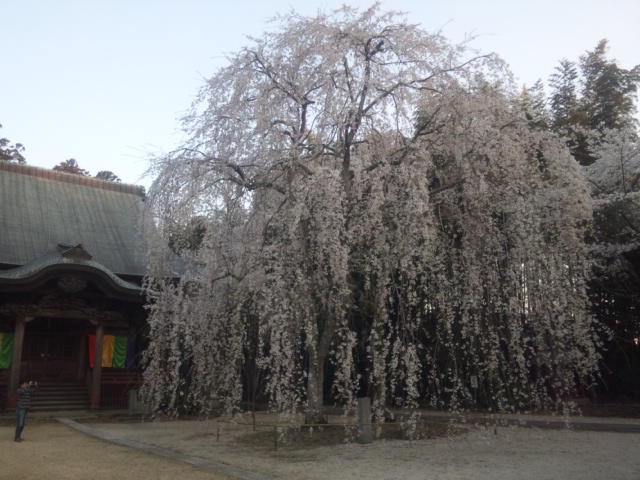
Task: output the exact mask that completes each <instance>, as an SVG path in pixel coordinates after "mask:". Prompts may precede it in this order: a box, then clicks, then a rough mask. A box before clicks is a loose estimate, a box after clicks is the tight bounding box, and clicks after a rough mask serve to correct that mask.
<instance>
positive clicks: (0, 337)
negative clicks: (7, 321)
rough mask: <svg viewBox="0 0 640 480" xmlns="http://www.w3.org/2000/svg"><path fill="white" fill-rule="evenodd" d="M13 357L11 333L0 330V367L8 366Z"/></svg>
mask: <svg viewBox="0 0 640 480" xmlns="http://www.w3.org/2000/svg"><path fill="white" fill-rule="evenodd" d="M12 359H13V333H3V332H0V368H9V367H10V366H11V360H12Z"/></svg>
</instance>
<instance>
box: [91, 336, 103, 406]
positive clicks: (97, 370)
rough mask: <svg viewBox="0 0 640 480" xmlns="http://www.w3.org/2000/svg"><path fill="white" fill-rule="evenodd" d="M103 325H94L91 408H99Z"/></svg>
mask: <svg viewBox="0 0 640 480" xmlns="http://www.w3.org/2000/svg"><path fill="white" fill-rule="evenodd" d="M103 339H104V325H101V324H98V325H97V326H96V343H95V345H94V351H93V378H92V379H91V403H90V407H91V408H100V389H101V387H100V384H101V382H102V340H103Z"/></svg>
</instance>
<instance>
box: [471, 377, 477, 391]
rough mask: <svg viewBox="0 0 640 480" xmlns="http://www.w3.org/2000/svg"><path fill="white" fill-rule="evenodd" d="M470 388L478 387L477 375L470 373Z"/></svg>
mask: <svg viewBox="0 0 640 480" xmlns="http://www.w3.org/2000/svg"><path fill="white" fill-rule="evenodd" d="M471 388H478V377H476V376H475V375H471Z"/></svg>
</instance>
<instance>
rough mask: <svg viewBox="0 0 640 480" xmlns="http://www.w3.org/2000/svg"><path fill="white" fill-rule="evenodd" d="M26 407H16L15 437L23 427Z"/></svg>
mask: <svg viewBox="0 0 640 480" xmlns="http://www.w3.org/2000/svg"><path fill="white" fill-rule="evenodd" d="M28 411H29V409H28V408H16V439H18V438H20V435H22V429H23V428H24V422H25V421H26V420H27V412H28Z"/></svg>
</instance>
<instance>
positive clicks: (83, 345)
mask: <svg viewBox="0 0 640 480" xmlns="http://www.w3.org/2000/svg"><path fill="white" fill-rule="evenodd" d="M86 365H87V334H86V333H83V334H82V336H81V337H80V351H79V352H78V372H77V378H78V380H84V374H85V370H86Z"/></svg>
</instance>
